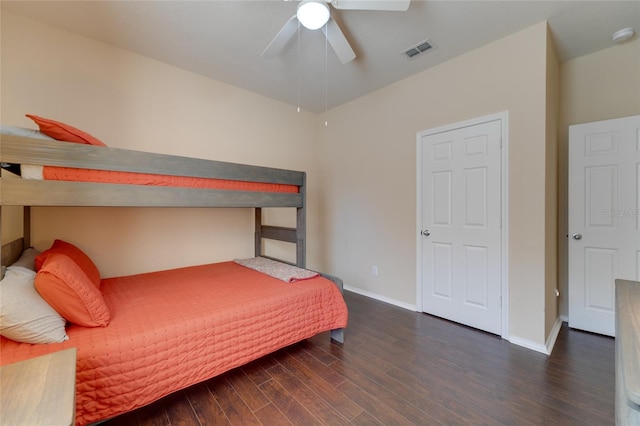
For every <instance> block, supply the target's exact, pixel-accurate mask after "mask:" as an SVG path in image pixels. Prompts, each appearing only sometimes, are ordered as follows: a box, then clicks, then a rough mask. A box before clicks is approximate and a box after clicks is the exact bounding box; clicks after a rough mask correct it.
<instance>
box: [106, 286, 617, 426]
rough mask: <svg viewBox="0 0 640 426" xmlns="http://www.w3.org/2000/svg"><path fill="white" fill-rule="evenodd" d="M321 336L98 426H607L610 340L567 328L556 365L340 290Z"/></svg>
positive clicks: (436, 320)
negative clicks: (335, 316) (339, 309)
mask: <svg viewBox="0 0 640 426" xmlns="http://www.w3.org/2000/svg"><path fill="white" fill-rule="evenodd" d="M345 299H346V301H347V304H348V306H349V315H350V317H349V327H348V329H347V331H346V333H345V343H344V345H339V344H335V343H330V340H329V334H328V333H323V334H321V335H319V336H316V337H313V338H311V339H309V340H306V341H303V342H301V343H299V344H296V345H293V346H290V347H288V348H285V349H282V350H280V351H279V352H277V353H275V354H272V355H269V356H267V357H265V358H262V359H260V360H258V361H255V362H253V363H250V364H249V365H246V366H244V367H242V368H239V369H236V370H232V371H230V372H228V373H226V374H224V375H223V376H219V377H216V378H213V379H211V380H209V381H207V382H204V383H201V384H199V385H196V386H193V387H190V388H188V389H186V390H184V391H181V392H178V393H175V394H173V395H170V396H169V397H167V398H164V399H162V400H160V401H158V402H156V403H154V404H152V405H150V406H147V407H144V408H142V409H139V410H137V411H133V412H131V413H127V414H124V415H122V416H119V417H116V418H114V419H111V420H110V421H108V422H105V423H104V425H108V426H118V425H139V426H146V425H162V426H166V425H218V424H220V425H269V426H271V425H380V424H382V425H613V424H614V340H613V339H612V338H609V337H603V336H599V335H595V334H590V333H583V332H579V331H575V330H571V329H569V328H568V327H567V326H566V325H564V326H563V327H562V330H561V332H560V335H559V337H558V341H557V342H556V346H555V349H554V351H553V354H552V355H551V356H546V355H543V354H541V353H538V352H535V351H531V350H528V349H524V348H522V347H519V346H516V345H512V344H510V343H509V342H507V341H504V340H502V339H500V338H499V337H496V336H493V335H490V334H487V333H483V332H480V331H477V330H474V329H471V328H467V327H464V326H460V325H457V324H454V323H451V322H448V321H445V320H442V319H439V318H435V317H432V316H429V315H426V314H419V313H414V312H410V311H407V310H404V309H401V308H398V307H395V306H392V305H388V304H385V303H382V302H378V301H376V300H373V299H370V298H367V297H364V296H360V295H357V294H354V293H350V292H345Z"/></svg>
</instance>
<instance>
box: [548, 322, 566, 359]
mask: <svg viewBox="0 0 640 426" xmlns="http://www.w3.org/2000/svg"><path fill="white" fill-rule="evenodd" d="M563 322H564V321H563V320H562V317H558V318H556V322H555V323H554V324H553V327H552V328H551V332H550V333H549V337H548V338H547V343H546V347H547V353H548V354H549V355H551V352H553V347H554V346H555V344H556V339H558V334H560V328H562V323H563Z"/></svg>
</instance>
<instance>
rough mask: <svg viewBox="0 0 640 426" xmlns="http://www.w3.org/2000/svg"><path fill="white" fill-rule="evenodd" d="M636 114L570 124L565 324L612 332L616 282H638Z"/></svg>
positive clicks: (639, 142) (639, 144)
mask: <svg viewBox="0 0 640 426" xmlns="http://www.w3.org/2000/svg"><path fill="white" fill-rule="evenodd" d="M639 200H640V116H635V117H626V118H621V119H615V120H606V121H599V122H595V123H586V124H580V125H575V126H571V127H570V128H569V235H568V237H569V239H570V241H569V326H571V327H573V328H579V329H582V330H587V331H592V332H596V333H601V334H607V335H610V336H613V335H614V333H615V323H614V320H615V312H614V310H615V306H614V295H615V280H616V279H617V278H621V279H628V280H640V256H639V255H638V251H639V250H640V218H639V217H638V213H639V211H638V210H639V208H640V204H639Z"/></svg>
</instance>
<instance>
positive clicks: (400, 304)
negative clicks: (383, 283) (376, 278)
mask: <svg viewBox="0 0 640 426" xmlns="http://www.w3.org/2000/svg"><path fill="white" fill-rule="evenodd" d="M344 289H345V290H347V291H350V292H352V293H356V294H359V295H361V296H367V297H370V298H372V299H375V300H379V301H381V302H384V303H389V304H390V305H394V306H398V307H399V308H403V309H407V310H409V311H413V312H417V309H418V308H417V307H416V305H411V304H409V303H405V302H402V301H400V300H396V299H391V298H390V297H386V296H382V295H380V294H377V293H372V292H370V291H367V290H362V289H360V288H357V287H351V286H350V285H345V286H344Z"/></svg>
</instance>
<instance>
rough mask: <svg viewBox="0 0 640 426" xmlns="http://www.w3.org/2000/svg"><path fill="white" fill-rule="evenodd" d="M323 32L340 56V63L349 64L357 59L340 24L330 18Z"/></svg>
mask: <svg viewBox="0 0 640 426" xmlns="http://www.w3.org/2000/svg"><path fill="white" fill-rule="evenodd" d="M322 32H323V33H324V35H325V36H326V37H327V40H328V41H329V44H330V45H331V47H332V48H333V50H334V51H335V52H336V55H338V59H340V62H342V63H343V64H346V63H347V62H351V61H353V60H354V59H355V57H356V54H355V52H354V51H353V49H352V48H351V45H350V44H349V41H348V40H347V38H346V37H345V36H344V33H343V32H342V30H341V29H340V27H339V26H338V23H337V22H336V21H335V20H334V19H333V18H330V19H329V21H328V22H327V25H325V26H324V27H322Z"/></svg>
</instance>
